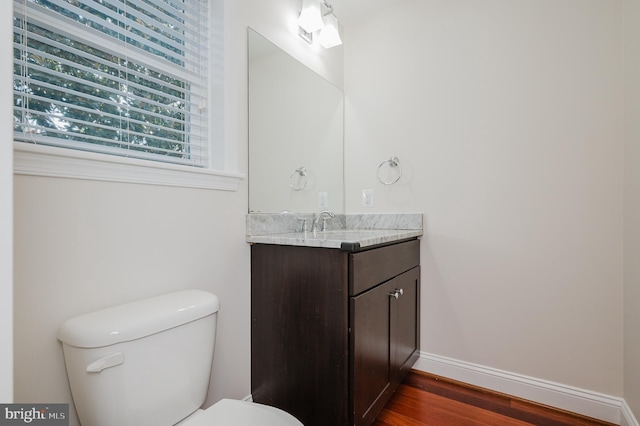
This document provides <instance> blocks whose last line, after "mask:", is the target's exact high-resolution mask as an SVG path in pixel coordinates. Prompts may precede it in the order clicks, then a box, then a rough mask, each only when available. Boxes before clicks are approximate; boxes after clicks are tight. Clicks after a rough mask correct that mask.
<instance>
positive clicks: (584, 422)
mask: <svg viewBox="0 0 640 426" xmlns="http://www.w3.org/2000/svg"><path fill="white" fill-rule="evenodd" d="M453 425H455V426H476V425H479V426H523V425H536V426H574V425H575V426H611V423H606V422H602V421H598V420H595V419H590V418H586V417H583V416H580V415H577V414H573V413H568V412H565V411H561V410H556V409H553V408H550V407H546V406H543V405H539V404H536V403H532V402H529V401H525V400H522V399H518V398H515V397H511V396H509V395H504V394H499V393H495V392H493V391H489V390H486V389H482V388H478V387H474V386H471V385H467V384H464V383H459V382H455V381H452V380H449V379H445V378H442V377H438V376H434V375H430V374H427V373H423V372H421V371H416V370H412V371H411V372H410V373H409V375H408V376H407V379H406V380H405V381H404V383H403V384H402V385H400V387H399V388H398V390H397V391H396V393H395V394H394V396H393V397H392V398H391V400H390V401H389V403H387V405H386V406H385V408H384V410H383V411H382V412H381V413H380V415H379V416H378V418H377V419H376V421H375V422H374V423H373V425H372V426H453Z"/></svg>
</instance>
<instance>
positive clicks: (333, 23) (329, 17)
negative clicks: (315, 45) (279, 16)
mask: <svg viewBox="0 0 640 426" xmlns="http://www.w3.org/2000/svg"><path fill="white" fill-rule="evenodd" d="M322 6H324V7H325V8H326V9H327V12H325V13H324V15H323V14H322ZM298 26H299V29H298V34H299V35H300V37H302V38H303V39H304V40H305V41H306V42H307V43H309V44H311V43H312V42H313V33H315V32H318V34H317V36H318V40H319V42H320V44H321V45H322V46H323V47H324V48H326V49H329V48H331V47H334V46H338V45H341V44H342V40H341V39H340V32H339V30H338V18H336V15H334V13H333V6H332V5H331V4H329V3H328V2H327V1H326V0H302V11H301V12H300V18H298Z"/></svg>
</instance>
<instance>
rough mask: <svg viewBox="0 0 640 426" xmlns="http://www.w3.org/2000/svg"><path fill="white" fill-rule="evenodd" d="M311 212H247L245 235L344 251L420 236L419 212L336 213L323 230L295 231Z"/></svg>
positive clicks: (308, 220) (252, 240)
mask: <svg viewBox="0 0 640 426" xmlns="http://www.w3.org/2000/svg"><path fill="white" fill-rule="evenodd" d="M315 218H316V216H315V215H314V214H304V213H299V214H295V213H287V214H273V213H271V214H270V213H259V214H255V213H250V214H248V215H247V237H246V241H247V242H248V243H250V244H279V245H287V246H306V247H324V248H337V249H341V250H345V251H358V250H360V249H363V248H366V247H371V246H375V245H379V244H387V243H392V242H395V241H401V240H407V239H411V238H417V237H420V236H422V233H423V232H422V228H423V227H422V213H377V214H347V215H345V214H336V215H335V216H334V217H333V218H331V220H329V221H327V223H326V225H327V226H328V229H327V230H326V231H323V232H311V231H307V232H302V231H295V230H297V229H300V228H301V225H300V223H301V221H302V220H306V223H307V224H308V225H310V224H311V223H313V220H315Z"/></svg>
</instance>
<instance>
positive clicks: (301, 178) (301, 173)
mask: <svg viewBox="0 0 640 426" xmlns="http://www.w3.org/2000/svg"><path fill="white" fill-rule="evenodd" d="M295 175H298V179H297V185H294V183H293V177H294V176H295ZM306 176H307V168H306V167H304V166H302V167H298V168H297V169H296V170H295V171H294V172H293V173H291V175H290V176H289V188H291V189H292V190H294V191H302V190H303V189H305V188H306V187H307V178H306ZM301 182H302V185H301V184H300V183H301Z"/></svg>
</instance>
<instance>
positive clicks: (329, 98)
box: [248, 29, 344, 213]
mask: <svg viewBox="0 0 640 426" xmlns="http://www.w3.org/2000/svg"><path fill="white" fill-rule="evenodd" d="M248 37H249V212H250V213H280V212H282V211H285V210H288V211H291V212H295V213H311V212H317V211H319V210H324V209H330V210H332V211H333V212H335V213H344V185H343V139H344V138H343V118H344V113H343V111H344V97H343V94H342V91H341V90H340V89H338V88H337V87H335V86H334V85H332V84H331V83H330V82H328V81H327V80H325V79H324V78H322V77H321V76H320V75H318V74H316V73H315V72H313V71H311V70H310V69H309V68H307V67H306V66H304V65H303V64H302V63H300V62H298V61H297V60H296V59H294V58H293V57H292V56H290V55H289V54H287V53H286V52H284V51H283V50H281V49H280V48H278V47H277V46H275V45H274V44H272V43H271V42H270V41H268V40H267V39H265V38H264V37H262V36H261V35H260V34H258V33H256V32H255V31H253V30H252V29H249V34H248Z"/></svg>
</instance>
